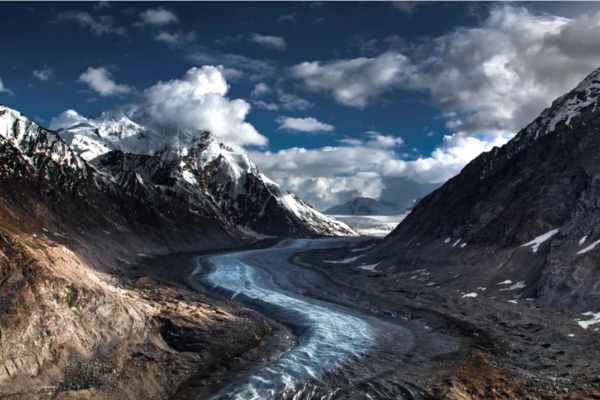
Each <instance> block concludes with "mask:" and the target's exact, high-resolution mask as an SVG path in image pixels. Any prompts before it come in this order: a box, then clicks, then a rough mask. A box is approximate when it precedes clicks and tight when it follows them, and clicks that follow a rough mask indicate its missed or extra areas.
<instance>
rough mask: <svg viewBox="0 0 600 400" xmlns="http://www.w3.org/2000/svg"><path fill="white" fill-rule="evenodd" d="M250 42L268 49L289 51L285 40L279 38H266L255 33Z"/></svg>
mask: <svg viewBox="0 0 600 400" xmlns="http://www.w3.org/2000/svg"><path fill="white" fill-rule="evenodd" d="M250 41H251V42H254V43H257V44H259V45H261V46H263V47H266V48H268V49H275V50H287V43H286V42H285V39H284V38H282V37H279V36H265V35H260V34H258V33H255V34H253V35H252V37H251V38H250Z"/></svg>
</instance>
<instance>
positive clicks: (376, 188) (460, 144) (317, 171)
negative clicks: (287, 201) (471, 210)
mask: <svg viewBox="0 0 600 400" xmlns="http://www.w3.org/2000/svg"><path fill="white" fill-rule="evenodd" d="M377 135H379V136H384V135H381V134H377V133H370V134H369V135H367V136H368V137H371V138H372V137H374V136H377ZM509 138H510V137H509V136H506V137H498V138H495V139H492V138H489V137H480V138H476V137H471V136H467V135H463V134H455V135H452V136H446V137H445V138H444V141H443V143H442V144H441V145H440V146H439V147H438V148H436V149H435V150H434V151H433V152H432V153H431V154H430V155H429V156H427V157H420V158H418V159H413V160H402V159H400V158H399V156H398V154H397V153H396V152H395V151H394V150H393V149H392V140H390V138H389V137H388V138H386V139H383V140H377V139H375V140H370V141H369V140H368V141H363V140H359V139H349V138H346V139H342V141H343V143H344V144H345V145H342V146H328V147H322V148H317V149H305V148H299V147H294V148H290V149H285V150H280V151H278V152H275V153H272V152H257V151H255V152H250V157H251V158H252V159H253V160H254V161H255V162H256V164H257V165H258V167H259V168H260V170H261V172H263V173H264V174H266V175H267V176H269V177H271V178H272V179H274V180H275V181H277V182H278V183H280V184H281V185H283V186H284V187H285V188H287V189H288V190H292V191H295V192H296V193H300V194H301V195H302V197H303V198H305V199H306V200H307V201H309V202H311V203H312V204H314V205H315V206H316V207H317V208H319V209H325V208H328V207H331V206H333V205H336V204H340V203H343V202H345V201H348V200H351V199H352V198H353V197H355V196H358V195H362V196H366V197H378V196H379V194H380V193H381V191H382V190H383V189H384V188H385V181H386V180H388V181H393V182H396V183H398V182H400V181H403V182H405V183H410V187H411V190H415V188H427V190H431V189H432V188H433V187H435V186H436V185H433V186H432V184H440V183H442V182H445V181H446V180H447V179H449V178H451V177H452V176H454V175H456V174H457V173H458V172H460V170H461V169H462V168H463V167H464V166H465V165H466V164H467V163H468V162H469V161H471V160H472V159H473V158H475V157H477V156H478V155H479V154H480V153H481V152H483V151H488V150H490V149H491V148H492V147H494V146H500V145H502V144H504V143H505V142H506V141H507V140H508V139H509ZM395 139H396V142H395V146H398V145H399V144H401V143H402V142H401V139H400V138H395ZM373 142H379V145H376V143H373ZM417 192H418V193H419V195H422V191H418V190H415V193H417ZM415 197H416V195H415Z"/></svg>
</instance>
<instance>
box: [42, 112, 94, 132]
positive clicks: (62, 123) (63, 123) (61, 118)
mask: <svg viewBox="0 0 600 400" xmlns="http://www.w3.org/2000/svg"><path fill="white" fill-rule="evenodd" d="M82 122H88V120H87V119H86V118H84V117H82V116H81V115H79V114H78V113H77V111H75V110H67V111H63V112H62V113H60V114H58V115H57V116H56V117H54V118H52V119H51V120H50V126H49V128H50V129H52V130H53V131H55V130H58V129H60V128H63V129H66V128H70V127H72V126H75V125H77V124H80V123H82Z"/></svg>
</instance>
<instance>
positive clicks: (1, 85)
mask: <svg viewBox="0 0 600 400" xmlns="http://www.w3.org/2000/svg"><path fill="white" fill-rule="evenodd" d="M0 93H8V94H10V95H12V96H14V95H15V93H14V92H13V91H12V90H10V89H9V88H7V87H6V86H4V83H2V79H0Z"/></svg>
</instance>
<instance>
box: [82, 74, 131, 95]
mask: <svg viewBox="0 0 600 400" xmlns="http://www.w3.org/2000/svg"><path fill="white" fill-rule="evenodd" d="M79 81H80V82H84V83H87V84H88V85H89V86H90V88H91V89H93V90H94V91H96V92H97V93H98V94H99V95H100V96H112V95H119V94H127V93H131V92H133V90H134V89H133V88H132V87H131V86H128V85H120V84H117V83H115V81H114V80H113V79H112V73H111V72H110V71H109V70H107V69H106V68H104V67H99V68H92V67H89V68H88V69H87V71H85V72H84V73H83V74H81V76H79Z"/></svg>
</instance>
